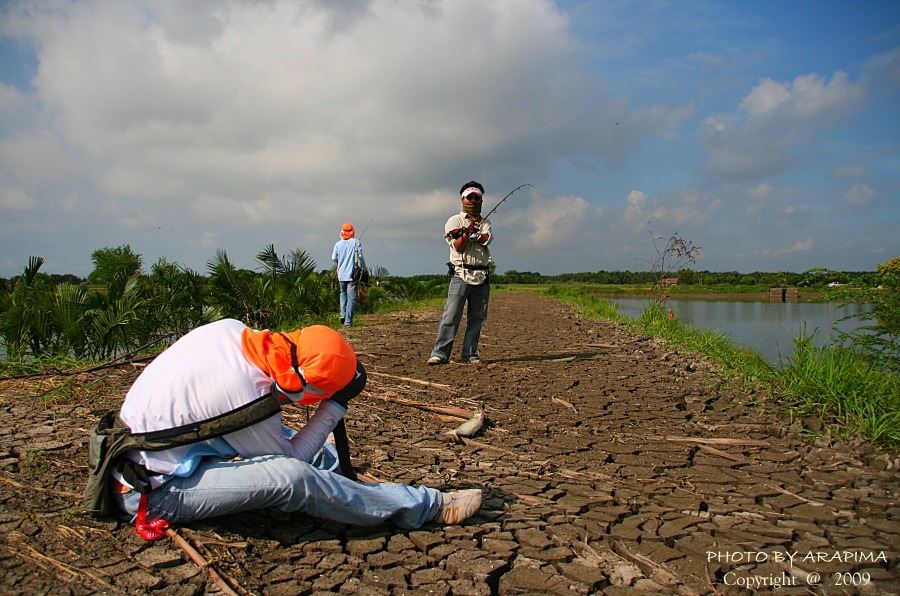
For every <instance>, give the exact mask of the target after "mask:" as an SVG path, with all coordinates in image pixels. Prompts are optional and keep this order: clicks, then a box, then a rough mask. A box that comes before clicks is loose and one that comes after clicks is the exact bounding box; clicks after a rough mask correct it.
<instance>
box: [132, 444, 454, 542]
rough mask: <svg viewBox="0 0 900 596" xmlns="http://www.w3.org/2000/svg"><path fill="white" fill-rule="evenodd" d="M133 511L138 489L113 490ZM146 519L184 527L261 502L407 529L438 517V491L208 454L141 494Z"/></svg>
mask: <svg viewBox="0 0 900 596" xmlns="http://www.w3.org/2000/svg"><path fill="white" fill-rule="evenodd" d="M115 497H117V499H116V500H117V501H118V504H119V506H120V507H121V508H122V509H123V510H124V511H126V512H127V513H129V514H131V515H136V514H137V509H138V503H139V501H140V494H139V493H138V492H137V491H131V492H128V493H126V494H124V495H115ZM148 501H149V505H150V507H149V510H148V513H147V519H156V518H162V519H165V520H167V521H169V522H170V523H179V524H184V523H188V522H191V521H195V520H198V519H206V518H210V517H217V516H220V515H229V514H232V513H239V512H241V511H251V510H255V509H262V508H265V507H278V508H279V509H281V510H282V511H285V512H294V511H302V512H303V513H307V514H309V515H312V516H314V517H320V518H324V519H329V520H332V521H336V522H340V523H344V524H351V525H355V526H376V525H378V524H380V523H382V522H385V521H391V522H393V523H394V525H396V526H398V527H400V528H403V529H407V530H412V529H415V528H419V527H421V526H422V525H423V524H425V523H426V522H427V521H429V520H430V519H432V518H433V517H434V516H435V515H437V512H438V509H440V506H441V493H440V491H438V490H436V489H433V488H429V487H424V486H421V487H416V486H409V485H407V484H393V483H390V484H389V483H385V484H378V483H366V484H361V483H357V482H354V481H353V480H349V479H347V478H344V477H343V476H341V475H340V474H337V473H335V472H331V471H329V470H323V469H319V468H317V467H316V466H314V465H313V464H308V463H306V462H304V461H300V460H299V459H295V458H293V457H287V456H284V455H263V456H259V457H250V458H247V459H243V460H238V461H232V460H223V459H220V458H214V457H208V458H204V460H203V462H202V463H201V464H200V466H199V467H198V468H197V471H196V472H194V473H193V474H192V475H191V476H188V477H187V478H173V479H171V480H169V481H168V482H166V483H165V484H163V485H162V486H161V487H159V488H157V489H155V490H153V491H151V492H150V494H149V495H148Z"/></svg>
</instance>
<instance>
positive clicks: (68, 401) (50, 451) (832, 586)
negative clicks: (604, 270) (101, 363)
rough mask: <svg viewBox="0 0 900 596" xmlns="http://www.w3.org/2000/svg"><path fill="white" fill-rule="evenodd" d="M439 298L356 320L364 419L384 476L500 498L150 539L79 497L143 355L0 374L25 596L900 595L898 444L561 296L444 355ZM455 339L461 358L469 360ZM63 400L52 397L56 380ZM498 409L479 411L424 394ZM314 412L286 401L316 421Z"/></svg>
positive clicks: (230, 525)
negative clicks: (443, 522)
mask: <svg viewBox="0 0 900 596" xmlns="http://www.w3.org/2000/svg"><path fill="white" fill-rule="evenodd" d="M439 317H440V312H439V310H438V309H426V310H419V311H403V312H395V313H391V314H386V315H370V316H366V317H362V319H361V323H362V325H361V326H358V327H354V328H352V329H349V330H347V331H346V332H345V335H346V337H347V339H348V341H349V342H350V343H351V345H353V347H354V348H355V349H356V351H357V353H358V354H359V356H360V359H361V360H362V361H363V363H364V364H365V366H366V369H367V370H368V371H369V373H370V375H369V384H368V386H367V388H366V391H365V392H364V393H363V394H361V395H360V396H358V397H357V398H356V399H354V401H353V402H351V408H350V411H349V413H348V415H347V418H346V420H347V428H348V432H349V434H350V437H351V441H352V445H351V450H352V452H353V462H354V465H355V466H356V468H357V469H358V470H360V471H361V472H364V473H366V474H369V475H370V476H372V477H374V478H376V479H378V480H382V481H397V482H408V483H412V484H424V485H428V486H433V487H436V488H442V489H448V488H467V487H480V488H482V489H484V492H485V499H484V505H483V507H482V509H481V511H480V512H479V513H478V514H476V515H475V516H474V517H472V518H471V519H469V520H468V521H467V522H466V523H465V524H464V525H462V526H437V525H427V526H425V527H423V528H421V529H419V530H415V531H404V530H399V529H397V528H394V527H393V526H388V525H385V526H379V527H376V528H352V527H348V526H344V525H341V524H336V523H332V522H327V521H322V520H317V519H314V518H310V517H308V516H306V515H303V514H285V513H283V512H280V511H278V510H265V511H258V512H252V513H245V514H241V515H236V516H232V517H229V518H216V519H210V520H205V521H203V522H198V523H195V524H191V525H189V526H185V527H177V528H175V530H176V532H177V534H178V535H179V536H180V537H181V538H183V539H184V540H185V541H186V542H187V543H188V544H189V545H191V546H192V547H193V548H194V549H196V550H197V551H198V553H199V555H200V556H201V557H203V560H204V561H206V562H207V563H208V567H201V566H200V565H198V564H197V563H196V562H195V561H193V560H192V559H191V558H189V556H188V555H187V553H186V551H185V550H184V549H183V548H182V547H181V546H179V545H178V544H177V543H176V542H175V541H174V540H172V539H169V538H166V539H164V540H161V541H159V542H145V541H144V540H143V539H141V538H140V537H139V536H138V535H137V534H136V533H135V532H134V529H133V527H132V526H130V525H128V524H127V523H122V522H118V521H115V520H94V519H91V518H88V517H85V516H84V515H82V514H81V513H80V512H79V507H80V504H81V503H80V497H81V491H82V489H83V486H84V480H85V478H86V473H87V472H86V459H87V438H88V434H89V431H90V429H91V428H92V427H93V425H94V424H95V422H96V419H97V417H98V416H99V414H101V413H102V412H103V411H104V410H105V409H107V408H112V407H117V406H118V405H119V404H120V403H121V400H122V399H123V397H124V395H125V392H126V391H127V388H128V386H129V384H130V382H131V381H132V380H133V379H134V378H135V377H136V376H137V374H138V373H139V372H140V369H139V368H138V367H136V366H123V367H116V368H111V369H104V370H100V371H96V372H92V373H85V374H79V375H74V376H47V377H43V378H28V379H10V380H5V381H0V504H2V508H0V530H2V533H0V536H2V542H0V547H2V548H0V591H2V592H3V593H7V594H93V593H98V592H110V593H117V592H121V593H128V594H139V593H140V594H143V593H147V592H155V593H160V594H186V595H187V594H217V593H228V592H229V591H231V592H234V593H237V594H292V595H293V594H315V593H326V592H339V593H345V594H351V593H352V594H388V593H391V594H403V593H409V594H419V593H431V594H485V595H487V594H557V593H565V594H573V593H574V594H633V593H659V594H715V593H728V594H730V593H736V594H737V593H749V592H750V591H752V590H759V591H762V592H766V591H770V590H772V589H773V588H774V585H775V584H776V583H777V584H778V585H780V586H783V587H781V588H780V589H779V590H778V591H779V593H786V594H791V593H796V594H810V593H813V594H855V593H862V594H896V593H900V564H898V550H900V519H898V514H900V502H898V493H900V490H898V489H900V484H898V474H897V459H896V458H897V456H896V454H884V453H878V452H876V451H874V450H873V449H871V448H869V447H867V446H865V445H861V444H858V443H854V442H848V441H843V440H838V439H826V438H810V437H809V436H808V433H804V432H801V431H802V428H801V426H800V425H799V424H798V423H792V422H791V421H790V420H789V419H788V418H787V417H786V415H785V414H781V413H778V412H777V411H776V409H775V408H774V407H773V406H772V405H770V403H769V401H768V399H767V396H766V395H765V393H764V392H762V391H759V390H753V389H747V388H746V387H740V386H739V385H737V384H736V383H734V382H728V381H725V380H723V379H722V378H721V376H720V375H719V373H718V371H717V370H716V367H715V366H714V365H712V364H710V363H709V362H708V361H706V360H705V359H703V358H701V357H698V356H696V355H691V354H686V353H683V352H680V351H679V350H676V349H672V348H670V347H667V346H666V344H665V343H664V342H663V341H661V340H658V339H654V338H650V337H647V336H643V335H641V334H639V333H637V332H635V331H633V330H632V329H631V328H629V327H627V326H624V325H621V324H617V323H612V322H603V321H595V320H590V319H585V318H582V317H580V316H579V315H578V314H576V311H575V310H574V309H573V308H572V307H570V306H568V305H566V304H564V303H562V302H559V301H556V300H553V299H551V298H547V297H541V296H537V295H534V294H531V293H528V292H495V293H494V295H493V296H492V299H491V305H490V314H489V317H488V323H487V325H486V327H485V329H484V333H483V336H482V344H481V350H480V351H481V356H482V358H483V359H484V362H483V363H482V364H481V365H464V364H459V363H458V362H456V361H455V360H454V361H451V363H450V364H447V365H444V366H437V367H429V366H427V365H426V364H425V359H426V358H427V357H428V354H429V352H430V348H431V344H432V342H433V341H434V335H435V333H436V329H437V321H438V319H439ZM459 343H460V342H459V341H458V342H457V345H456V347H455V353H454V358H458V355H459V347H460V346H459ZM59 387H62V388H63V390H61V391H56V392H54V393H53V395H54V398H53V399H52V400H47V399H41V396H42V395H44V394H46V392H47V391H49V390H51V389H53V388H59ZM402 400H408V401H412V402H416V403H417V404H432V405H444V406H454V407H457V408H462V409H465V410H469V411H473V410H474V409H475V408H476V407H477V406H478V405H479V404H481V403H484V406H485V408H486V412H487V418H488V422H487V424H486V426H485V427H484V429H482V430H481V432H479V433H478V434H477V435H476V436H475V437H473V438H471V439H462V440H461V441H460V442H458V443H454V442H452V441H449V440H447V439H446V437H444V436H442V433H444V432H446V431H448V430H450V429H452V428H454V427H455V426H456V425H458V424H459V423H460V422H461V420H459V419H455V418H451V417H448V416H446V415H443V414H439V413H435V412H434V411H432V410H428V409H423V408H420V407H414V406H412V405H410V404H408V403H401V401H402ZM305 416H306V412H305V411H304V410H302V409H293V408H291V409H290V410H288V411H286V420H287V421H288V422H289V423H292V424H295V425H299V424H302V421H303V420H305Z"/></svg>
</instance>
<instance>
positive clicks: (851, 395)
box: [539, 286, 900, 449]
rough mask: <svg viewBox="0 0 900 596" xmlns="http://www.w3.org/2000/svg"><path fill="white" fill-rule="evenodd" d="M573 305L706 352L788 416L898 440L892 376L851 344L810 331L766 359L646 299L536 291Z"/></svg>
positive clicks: (872, 439) (899, 398)
mask: <svg viewBox="0 0 900 596" xmlns="http://www.w3.org/2000/svg"><path fill="white" fill-rule="evenodd" d="M539 292H540V293H542V294H545V295H548V296H553V297H555V298H559V299H562V300H565V301H567V302H569V303H571V304H574V305H576V306H577V307H578V308H579V310H580V312H581V314H582V316H585V317H590V318H598V319H606V320H613V321H620V322H621V321H626V322H628V323H629V324H631V325H633V326H634V327H635V329H637V330H639V331H641V332H643V333H646V334H647V335H652V336H655V337H661V338H663V339H665V340H666V342H667V343H668V344H669V345H671V346H673V347H679V348H681V349H683V350H684V351H687V352H695V353H699V354H703V355H705V356H708V357H709V358H710V359H712V360H713V361H714V362H717V363H719V364H720V365H721V366H722V372H723V374H724V376H725V377H726V378H732V379H739V380H740V381H741V382H742V383H744V384H745V385H747V386H752V387H759V386H760V385H762V386H763V387H764V388H766V389H767V393H768V394H769V395H770V396H772V398H773V399H774V401H775V403H776V404H777V405H779V406H781V407H784V408H786V409H787V410H788V413H789V415H790V416H791V417H808V416H816V417H818V418H819V419H820V420H821V422H822V423H823V424H824V425H825V427H826V428H827V431H828V432H830V433H833V434H836V435H839V436H844V437H859V438H861V439H863V440H865V441H867V442H869V443H871V444H873V445H875V446H879V447H883V448H887V449H898V448H900V382H898V379H897V377H896V375H894V374H892V373H891V372H890V371H888V370H886V369H884V368H883V367H879V366H878V365H877V364H876V363H875V362H873V361H872V359H871V358H870V357H868V356H867V354H866V352H865V351H864V350H861V349H859V348H858V347H857V346H854V345H852V344H850V345H847V344H837V343H832V344H828V345H826V346H824V347H816V346H815V335H811V336H810V335H804V336H800V337H797V338H796V339H795V340H794V343H795V348H794V351H793V352H792V353H791V354H790V355H789V356H788V357H787V358H785V359H784V360H783V362H782V363H781V365H780V366H777V367H776V366H773V365H772V364H771V363H770V362H769V361H768V360H766V358H765V357H763V355H762V354H760V353H759V352H757V351H756V350H752V349H749V348H745V347H742V346H738V345H735V344H734V343H733V342H731V341H730V340H729V338H728V337H727V336H726V335H724V334H722V333H720V332H718V331H710V330H705V329H698V328H696V327H694V326H692V325H690V324H689V323H688V322H686V321H683V320H680V319H679V318H678V317H673V318H669V313H668V311H667V309H665V308H663V307H660V306H658V305H656V304H655V303H653V302H649V301H648V306H647V307H646V308H645V309H644V310H643V311H642V312H641V314H640V315H639V316H638V317H637V318H636V319H633V320H631V319H627V318H625V317H623V316H622V315H621V314H620V313H618V311H616V310H615V307H614V306H613V305H612V304H611V303H610V302H609V301H607V300H604V299H603V298H601V297H597V296H596V295H594V294H596V292H594V291H593V289H592V288H586V287H582V288H579V287H578V286H553V287H550V288H545V289H543V290H540V291H539Z"/></svg>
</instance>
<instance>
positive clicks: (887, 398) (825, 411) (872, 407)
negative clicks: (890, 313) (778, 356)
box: [772, 333, 900, 448]
mask: <svg viewBox="0 0 900 596" xmlns="http://www.w3.org/2000/svg"><path fill="white" fill-rule="evenodd" d="M815 337H816V334H815V333H813V334H811V335H806V334H805V335H801V336H800V337H798V338H796V339H795V340H794V344H795V348H794V351H793V353H792V354H791V355H790V356H788V357H787V358H786V360H785V362H784V363H783V365H782V366H781V367H780V368H778V369H773V371H772V376H773V385H774V387H775V388H776V395H777V396H778V398H779V399H780V400H781V401H782V402H784V403H786V404H788V405H790V406H791V407H793V408H796V410H797V411H798V412H799V413H802V414H814V415H816V416H818V417H819V418H821V419H822V420H823V421H824V422H826V423H830V424H831V425H832V427H833V428H834V429H836V430H837V432H838V433H839V434H843V435H849V434H857V435H859V436H860V437H863V438H865V439H867V440H869V441H872V442H873V443H875V444H878V445H882V446H885V447H893V448H897V447H900V383H898V380H897V377H896V376H895V375H894V374H892V373H891V372H890V371H889V370H887V369H885V368H884V367H883V366H881V365H879V363H878V362H877V361H875V360H873V359H872V358H871V356H870V354H868V352H867V351H866V350H863V349H860V348H859V347H858V346H855V345H852V344H835V343H833V344H829V345H825V346H822V347H816V345H815Z"/></svg>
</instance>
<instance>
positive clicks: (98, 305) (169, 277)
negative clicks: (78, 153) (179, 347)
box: [0, 245, 445, 364]
mask: <svg viewBox="0 0 900 596" xmlns="http://www.w3.org/2000/svg"><path fill="white" fill-rule="evenodd" d="M91 260H92V262H93V264H94V269H93V271H92V272H91V273H90V275H89V276H88V278H87V279H86V280H82V279H79V278H77V277H75V276H67V275H65V276H54V275H48V274H44V273H41V271H40V269H41V267H42V266H43V264H44V259H42V258H41V257H31V258H30V259H29V261H28V264H27V265H26V266H25V267H24V270H23V272H22V274H21V275H18V276H15V277H13V278H12V279H2V280H0V356H5V358H4V359H5V360H6V362H7V363H13V362H16V363H27V364H39V363H40V361H41V360H52V359H57V358H65V359H77V360H82V359H84V360H93V361H96V360H107V359H110V358H113V357H118V356H121V355H123V354H128V353H137V352H140V351H141V350H145V349H158V344H162V345H166V344H168V343H171V342H172V341H174V340H175V339H177V338H178V337H180V336H181V335H183V334H184V333H187V332H188V331H190V330H191V329H193V328H194V327H197V326H199V325H203V324H205V323H208V322H211V321H214V320H218V319H222V318H234V319H238V320H241V321H243V322H245V323H247V324H248V325H249V326H251V327H253V328H256V329H272V330H278V329H286V328H293V329H295V328H298V327H303V326H307V325H310V324H314V323H316V322H323V323H328V322H329V321H330V319H334V320H335V322H336V320H337V316H338V315H337V310H338V302H339V293H340V288H339V284H338V282H337V278H336V276H335V274H334V271H333V270H324V271H318V272H317V271H316V264H315V261H314V260H313V259H312V258H311V257H310V255H309V254H308V253H306V251H304V250H302V249H300V248H297V249H295V250H293V251H291V252H289V253H287V254H285V255H279V254H278V253H277V252H276V251H275V247H274V246H273V245H269V246H267V247H266V248H265V249H263V250H262V251H260V252H259V253H258V254H257V255H256V262H257V264H258V267H257V268H256V269H255V270H248V269H240V268H237V267H236V266H235V265H234V264H233V263H232V262H231V260H230V259H229V258H228V255H227V254H226V253H225V251H223V250H220V251H218V252H216V255H215V257H214V258H212V259H210V260H209V261H208V262H207V264H206V269H207V270H206V272H205V274H201V273H199V272H197V271H193V270H191V269H189V268H186V267H183V266H181V265H178V264H177V263H172V262H169V261H167V260H166V259H165V258H161V259H159V260H158V261H157V262H156V263H154V264H153V265H152V266H151V267H150V269H149V272H147V273H144V272H143V270H142V267H143V262H142V258H141V256H140V255H139V254H136V253H135V252H134V251H133V250H132V249H131V247H130V246H128V245H123V246H119V247H115V248H102V249H98V250H96V251H94V252H93V253H92V255H91ZM388 281H389V283H386V282H388ZM444 291H445V290H444V289H443V284H442V283H441V281H440V280H433V281H430V282H428V281H424V282H423V281H416V280H407V279H402V278H390V276H389V272H388V271H387V270H385V269H383V268H379V267H376V268H374V269H373V271H372V285H371V286H370V287H367V288H363V289H362V291H361V296H360V298H361V299H360V302H359V304H358V310H359V311H360V312H372V311H374V310H376V309H378V308H380V307H381V306H383V305H385V304H387V303H390V302H401V301H415V300H421V299H423V298H428V297H431V296H436V295H440V294H442V293H443V292H444Z"/></svg>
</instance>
